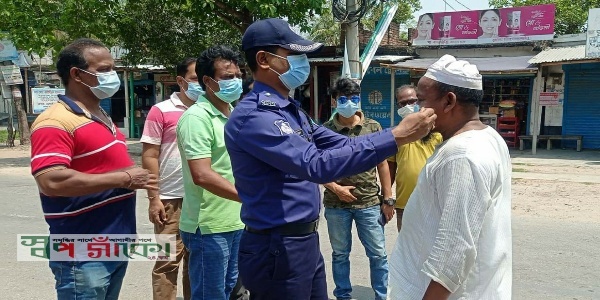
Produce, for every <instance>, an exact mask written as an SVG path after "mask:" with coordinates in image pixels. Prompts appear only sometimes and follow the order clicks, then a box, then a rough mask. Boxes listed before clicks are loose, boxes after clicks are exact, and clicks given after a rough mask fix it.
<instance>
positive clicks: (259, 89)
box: [252, 81, 298, 107]
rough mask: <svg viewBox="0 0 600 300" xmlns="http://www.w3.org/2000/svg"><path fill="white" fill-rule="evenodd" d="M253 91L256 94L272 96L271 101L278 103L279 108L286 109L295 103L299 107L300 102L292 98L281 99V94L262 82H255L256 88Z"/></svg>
mask: <svg viewBox="0 0 600 300" xmlns="http://www.w3.org/2000/svg"><path fill="white" fill-rule="evenodd" d="M252 91H253V92H254V93H256V94H257V95H258V94H261V93H264V94H265V95H267V94H268V96H270V98H269V100H271V101H273V102H275V103H277V106H279V107H285V106H288V105H289V104H290V103H294V104H295V105H296V106H298V101H296V100H294V99H292V98H289V97H288V98H287V99H286V98H283V97H281V95H279V93H278V92H277V91H276V90H275V89H274V88H272V87H270V86H268V85H266V84H264V83H262V82H260V81H254V87H253V89H252Z"/></svg>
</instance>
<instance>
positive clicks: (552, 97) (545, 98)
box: [540, 92, 560, 106]
mask: <svg viewBox="0 0 600 300" xmlns="http://www.w3.org/2000/svg"><path fill="white" fill-rule="evenodd" d="M559 98H560V93H559V92H541V93H540V106H558V105H559Z"/></svg>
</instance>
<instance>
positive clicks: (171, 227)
mask: <svg viewBox="0 0 600 300" xmlns="http://www.w3.org/2000/svg"><path fill="white" fill-rule="evenodd" d="M195 68H196V59H195V58H187V59H185V60H184V61H182V62H181V63H180V64H179V65H178V66H177V84H178V85H179V87H180V89H181V92H176V93H173V94H172V95H171V97H170V99H167V100H165V101H163V102H160V103H157V104H156V105H154V106H153V107H152V108H151V109H150V112H149V113H148V117H147V119H146V124H145V125H144V132H143V134H142V139H141V142H142V144H143V150H142V165H143V166H144V168H146V169H148V170H150V173H152V174H156V175H158V176H159V178H160V183H159V188H160V189H159V190H158V191H149V192H148V199H149V203H150V204H149V208H148V215H149V218H150V222H152V223H154V233H156V234H176V235H177V259H176V260H175V261H163V262H159V261H157V262H156V264H155V265H154V269H153V270H152V289H153V295H154V300H163V299H164V300H171V299H172V300H174V299H176V297H177V276H178V273H179V264H180V263H181V261H182V260H183V296H184V299H186V300H187V299H191V293H190V281H189V278H188V270H187V266H188V262H187V260H188V254H187V251H186V250H185V247H184V246H183V243H182V242H181V237H180V236H179V216H180V214H181V205H182V202H183V195H184V189H183V178H182V176H183V173H182V170H181V156H180V155H179V149H178V148H177V134H176V132H175V130H176V128H177V122H178V121H179V118H180V117H181V115H182V114H183V112H184V111H185V110H187V108H188V107H190V106H191V105H193V104H194V103H195V102H196V100H197V99H198V96H199V95H200V94H202V93H204V92H203V91H202V88H201V87H200V85H199V84H198V76H196V71H195Z"/></svg>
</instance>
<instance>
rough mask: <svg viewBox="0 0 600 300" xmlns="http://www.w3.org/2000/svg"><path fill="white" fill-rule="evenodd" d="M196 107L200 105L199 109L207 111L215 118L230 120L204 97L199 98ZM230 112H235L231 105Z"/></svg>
mask: <svg viewBox="0 0 600 300" xmlns="http://www.w3.org/2000/svg"><path fill="white" fill-rule="evenodd" d="M194 105H198V106H199V107H201V108H203V109H204V110H206V111H207V112H208V113H209V114H211V115H213V116H221V117H223V118H225V119H229V118H228V117H227V116H225V115H224V114H223V113H222V112H221V111H220V110H218V109H217V108H216V107H215V106H214V105H213V104H212V103H211V102H210V101H209V100H208V99H207V98H205V97H204V96H203V95H201V96H200V97H198V101H196V104H194ZM229 111H233V106H232V105H231V104H229Z"/></svg>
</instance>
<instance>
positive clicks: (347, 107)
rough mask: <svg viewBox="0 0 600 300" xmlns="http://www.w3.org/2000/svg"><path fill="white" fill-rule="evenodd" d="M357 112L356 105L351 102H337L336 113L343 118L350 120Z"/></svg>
mask: <svg viewBox="0 0 600 300" xmlns="http://www.w3.org/2000/svg"><path fill="white" fill-rule="evenodd" d="M357 111H358V103H354V102H352V101H347V102H346V103H344V104H341V103H340V101H339V100H338V101H337V112H338V113H339V114H340V115H341V116H342V117H344V118H350V117H352V116H354V114H356V112H357Z"/></svg>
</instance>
